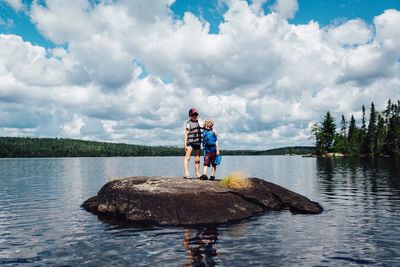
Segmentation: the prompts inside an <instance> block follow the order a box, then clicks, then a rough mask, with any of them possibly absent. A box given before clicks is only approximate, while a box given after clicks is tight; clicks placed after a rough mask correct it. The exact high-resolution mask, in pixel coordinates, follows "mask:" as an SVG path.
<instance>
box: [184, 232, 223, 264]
mask: <svg viewBox="0 0 400 267" xmlns="http://www.w3.org/2000/svg"><path fill="white" fill-rule="evenodd" d="M218 236H219V231H218V229H217V228H215V227H208V228H197V229H190V228H187V229H185V232H184V239H183V242H182V245H183V247H184V248H185V249H186V250H187V253H188V254H187V255H188V263H187V264H186V266H196V267H197V266H215V265H217V264H218V258H217V257H218V250H217V248H216V247H215V243H216V242H217V240H218Z"/></svg>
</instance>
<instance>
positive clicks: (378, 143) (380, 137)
mask: <svg viewBox="0 0 400 267" xmlns="http://www.w3.org/2000/svg"><path fill="white" fill-rule="evenodd" d="M385 137H386V126H385V119H384V118H383V117H382V116H381V114H379V113H378V124H377V127H376V139H375V146H374V147H375V151H374V153H375V155H380V154H382V153H383V152H384V151H383V147H384V145H385Z"/></svg>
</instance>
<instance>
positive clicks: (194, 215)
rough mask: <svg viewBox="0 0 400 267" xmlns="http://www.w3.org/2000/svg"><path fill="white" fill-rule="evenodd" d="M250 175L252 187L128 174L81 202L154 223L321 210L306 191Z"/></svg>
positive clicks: (116, 215)
mask: <svg viewBox="0 0 400 267" xmlns="http://www.w3.org/2000/svg"><path fill="white" fill-rule="evenodd" d="M249 179H250V181H251V183H250V184H251V185H250V187H248V188H243V189H232V188H227V187H224V186H222V184H221V182H220V181H219V180H215V181H202V180H197V179H183V178H181V177H128V178H124V179H119V180H114V181H111V182H108V183H107V184H105V185H104V186H103V187H102V188H101V189H100V191H99V192H98V194H97V196H94V197H91V198H89V199H88V200H86V201H85V202H84V203H83V204H82V207H83V208H84V209H85V210H87V211H90V212H93V213H96V214H99V215H101V216H103V217H104V216H105V217H110V218H112V217H113V218H122V219H127V220H129V221H132V222H136V223H150V224H156V225H196V224H222V223H231V222H235V221H240V220H243V219H246V218H250V217H252V216H254V215H256V214H260V213H262V212H264V211H267V210H283V209H289V210H290V211H291V212H292V213H303V214H318V213H321V212H322V211H323V208H322V207H321V206H320V205H319V204H318V203H317V202H313V201H311V200H309V199H308V198H306V197H305V196H302V195H300V194H297V193H295V192H292V191H290V190H288V189H286V188H283V187H281V186H279V185H276V184H273V183H270V182H267V181H265V180H261V179H258V178H249Z"/></svg>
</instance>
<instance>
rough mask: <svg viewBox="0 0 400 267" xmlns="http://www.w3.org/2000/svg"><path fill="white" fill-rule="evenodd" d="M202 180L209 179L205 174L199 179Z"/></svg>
mask: <svg viewBox="0 0 400 267" xmlns="http://www.w3.org/2000/svg"><path fill="white" fill-rule="evenodd" d="M199 179H200V180H207V179H208V177H207V175H205V174H203V175H202V176H200V177H199Z"/></svg>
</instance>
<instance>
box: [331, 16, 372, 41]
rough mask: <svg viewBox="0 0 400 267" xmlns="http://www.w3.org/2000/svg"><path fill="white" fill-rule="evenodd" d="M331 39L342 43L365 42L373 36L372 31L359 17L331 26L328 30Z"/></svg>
mask: <svg viewBox="0 0 400 267" xmlns="http://www.w3.org/2000/svg"><path fill="white" fill-rule="evenodd" d="M330 33H331V35H332V37H333V39H335V40H336V41H338V42H340V43H341V44H344V45H358V44H365V43H367V42H368V41H370V40H371V39H372V37H373V32H372V30H371V28H370V27H368V25H367V24H366V23H365V22H364V21H362V20H361V19H354V20H349V21H346V22H345V23H343V24H342V25H339V26H338V27H333V28H332V31H331V32H330Z"/></svg>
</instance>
